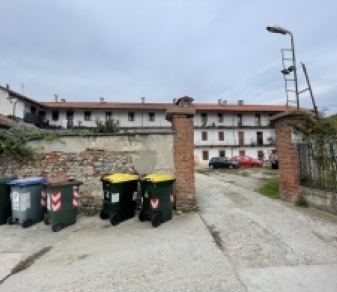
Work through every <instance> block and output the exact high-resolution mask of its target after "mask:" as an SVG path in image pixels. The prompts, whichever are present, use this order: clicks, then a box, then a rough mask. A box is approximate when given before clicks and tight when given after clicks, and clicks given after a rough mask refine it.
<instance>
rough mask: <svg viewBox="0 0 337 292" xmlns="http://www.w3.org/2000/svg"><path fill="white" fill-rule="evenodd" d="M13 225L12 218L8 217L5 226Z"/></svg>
mask: <svg viewBox="0 0 337 292" xmlns="http://www.w3.org/2000/svg"><path fill="white" fill-rule="evenodd" d="M14 223H15V221H14V218H13V217H12V216H11V217H8V219H7V224H8V225H13V224H14Z"/></svg>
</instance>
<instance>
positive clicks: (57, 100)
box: [55, 94, 59, 102]
mask: <svg viewBox="0 0 337 292" xmlns="http://www.w3.org/2000/svg"><path fill="white" fill-rule="evenodd" d="M55 102H59V97H58V95H57V94H55Z"/></svg>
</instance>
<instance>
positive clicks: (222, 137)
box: [218, 132, 225, 141]
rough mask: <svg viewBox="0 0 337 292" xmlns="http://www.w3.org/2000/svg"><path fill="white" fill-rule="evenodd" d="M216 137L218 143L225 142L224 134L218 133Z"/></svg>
mask: <svg viewBox="0 0 337 292" xmlns="http://www.w3.org/2000/svg"><path fill="white" fill-rule="evenodd" d="M218 136H219V141H224V140H225V134H224V132H219V133H218Z"/></svg>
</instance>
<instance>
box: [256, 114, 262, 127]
mask: <svg viewBox="0 0 337 292" xmlns="http://www.w3.org/2000/svg"><path fill="white" fill-rule="evenodd" d="M255 126H261V116H260V115H259V114H256V115H255Z"/></svg>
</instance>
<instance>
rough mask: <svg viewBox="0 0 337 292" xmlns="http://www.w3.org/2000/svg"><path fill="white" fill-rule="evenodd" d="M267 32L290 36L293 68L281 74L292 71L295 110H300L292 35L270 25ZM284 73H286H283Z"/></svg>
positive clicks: (276, 26)
mask: <svg viewBox="0 0 337 292" xmlns="http://www.w3.org/2000/svg"><path fill="white" fill-rule="evenodd" d="M267 30H268V31H269V32H272V33H279V34H284V35H286V34H288V35H290V38H291V52H292V61H293V66H291V67H289V68H288V69H286V70H282V73H283V74H289V73H290V72H291V71H294V82H295V96H296V106H297V110H299V109H300V101H299V92H298V83H297V68H296V56H295V43H294V36H293V34H292V33H291V32H290V31H289V30H286V29H284V28H282V27H280V26H278V25H270V26H267ZM283 71H286V72H283Z"/></svg>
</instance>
